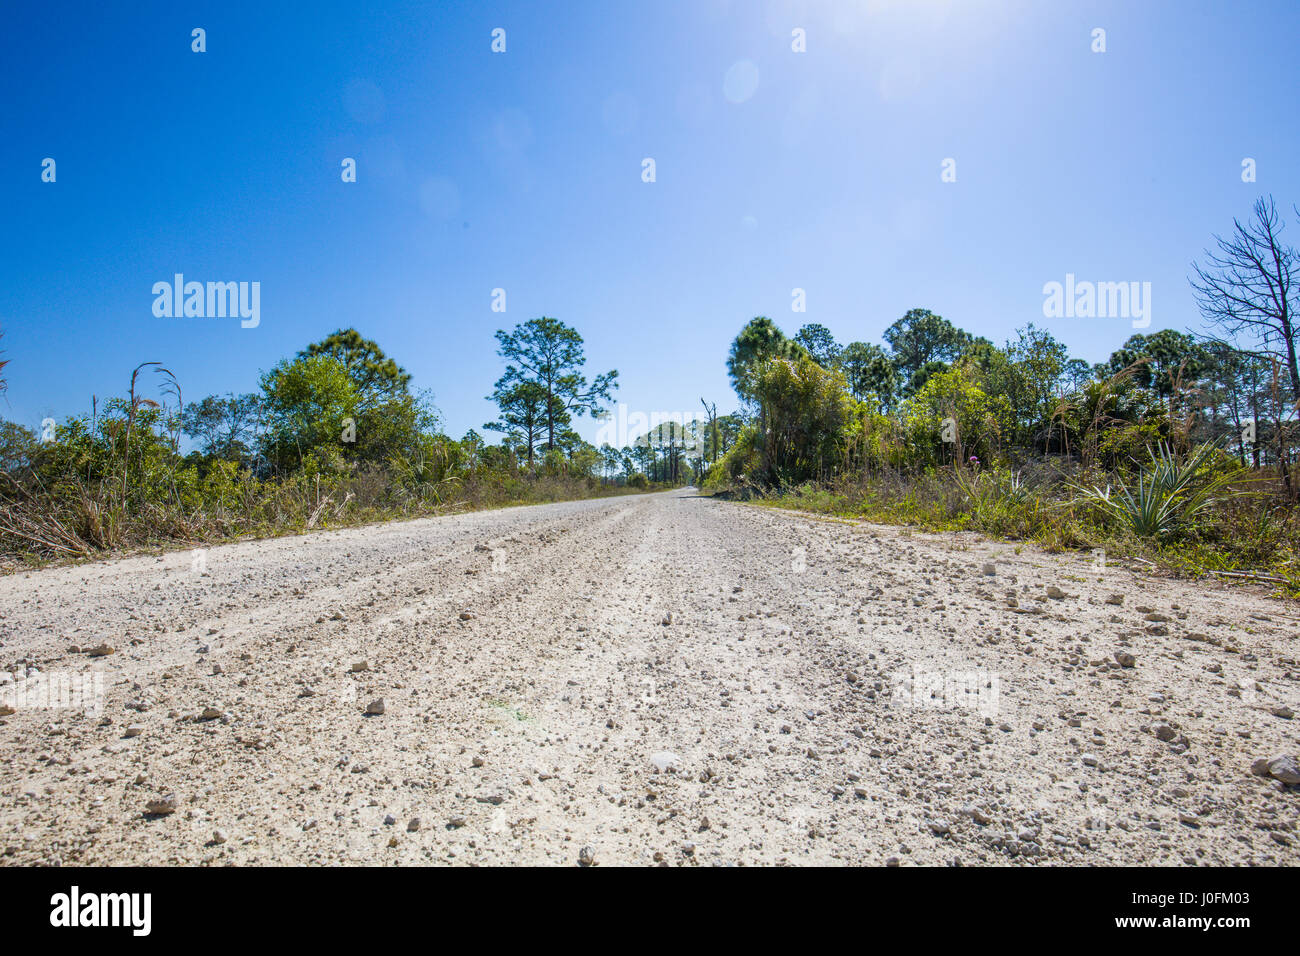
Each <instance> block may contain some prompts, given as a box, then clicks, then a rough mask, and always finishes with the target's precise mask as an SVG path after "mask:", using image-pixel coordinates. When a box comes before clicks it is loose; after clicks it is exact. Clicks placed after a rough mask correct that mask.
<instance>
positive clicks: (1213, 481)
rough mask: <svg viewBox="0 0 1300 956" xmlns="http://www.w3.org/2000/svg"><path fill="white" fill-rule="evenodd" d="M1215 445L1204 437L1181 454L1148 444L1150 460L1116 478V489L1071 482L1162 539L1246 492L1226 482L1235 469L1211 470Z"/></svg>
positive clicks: (1143, 533)
mask: <svg viewBox="0 0 1300 956" xmlns="http://www.w3.org/2000/svg"><path fill="white" fill-rule="evenodd" d="M1219 444H1220V443H1219V442H1206V443H1204V444H1202V445H1198V446H1196V447H1195V448H1193V449H1192V451H1191V452H1190V453H1189V454H1188V455H1187V457H1186V458H1183V459H1179V457H1178V456H1177V455H1175V454H1174V452H1173V449H1172V448H1170V447H1169V445H1167V444H1165V443H1164V442H1161V443H1160V444H1159V445H1158V446H1157V447H1156V448H1150V447H1148V448H1147V454H1148V455H1150V458H1151V461H1150V463H1149V464H1146V465H1143V466H1142V468H1141V469H1140V470H1139V471H1138V473H1137V475H1135V476H1134V477H1133V478H1132V479H1131V480H1129V481H1126V480H1124V479H1123V478H1117V479H1116V486H1117V487H1116V489H1115V490H1114V491H1112V490H1111V487H1110V485H1107V486H1106V489H1105V490H1104V491H1103V490H1102V489H1100V488H1098V487H1097V486H1096V485H1093V486H1091V487H1085V486H1082V485H1074V486H1073V487H1074V488H1075V490H1076V491H1078V492H1079V493H1080V494H1081V495H1082V496H1083V497H1084V498H1085V499H1087V500H1089V501H1091V502H1093V503H1094V504H1096V505H1097V506H1098V507H1099V508H1101V510H1102V511H1103V512H1105V513H1106V514H1107V515H1108V516H1110V517H1111V518H1112V519H1114V520H1115V521H1116V522H1118V523H1119V524H1121V525H1124V526H1126V527H1128V528H1129V529H1130V530H1132V531H1133V533H1134V534H1136V535H1138V536H1139V537H1143V538H1166V537H1169V536H1170V535H1172V534H1174V533H1175V532H1176V531H1178V530H1179V529H1180V528H1181V527H1183V526H1184V525H1185V524H1186V522H1189V521H1192V520H1194V519H1195V518H1196V517H1197V516H1198V515H1200V514H1201V513H1202V512H1204V511H1205V510H1206V509H1207V508H1209V507H1210V506H1211V505H1213V504H1215V503H1216V502H1219V501H1221V500H1223V499H1225V498H1230V497H1234V496H1236V495H1239V494H1243V493H1244V492H1242V491H1240V490H1236V489H1233V488H1231V487H1230V485H1231V484H1232V483H1233V481H1234V480H1235V479H1236V478H1237V472H1236V471H1231V472H1226V473H1219V474H1212V473H1211V472H1210V469H1209V466H1210V463H1211V460H1212V459H1213V457H1214V454H1215V452H1216V451H1218V449H1219Z"/></svg>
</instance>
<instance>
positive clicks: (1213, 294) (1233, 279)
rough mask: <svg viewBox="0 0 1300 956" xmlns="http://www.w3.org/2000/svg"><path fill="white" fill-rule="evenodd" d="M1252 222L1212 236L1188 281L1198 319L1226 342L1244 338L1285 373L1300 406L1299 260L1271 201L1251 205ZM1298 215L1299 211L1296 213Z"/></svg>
mask: <svg viewBox="0 0 1300 956" xmlns="http://www.w3.org/2000/svg"><path fill="white" fill-rule="evenodd" d="M1253 213H1254V214H1253V218H1252V219H1251V220H1250V221H1249V222H1247V223H1242V222H1241V221H1239V220H1236V219H1234V220H1233V231H1232V234H1231V235H1230V236H1229V237H1227V238H1224V237H1221V236H1215V237H1214V239H1215V242H1216V244H1217V245H1218V250H1217V251H1213V252H1212V251H1210V250H1206V253H1205V255H1206V261H1205V263H1204V264H1200V263H1194V264H1193V268H1194V269H1195V270H1196V277H1195V278H1194V279H1191V280H1190V281H1191V284H1192V288H1193V289H1194V290H1195V292H1196V299H1197V303H1198V305H1199V306H1200V309H1201V315H1202V316H1203V317H1204V318H1205V320H1206V322H1207V323H1208V325H1209V326H1210V327H1212V328H1214V329H1216V330H1220V331H1222V332H1224V333H1226V335H1227V336H1229V337H1236V336H1239V335H1245V336H1247V337H1248V338H1249V339H1251V340H1253V341H1252V344H1255V343H1258V346H1259V350H1260V351H1262V352H1264V353H1266V354H1268V355H1272V356H1276V357H1277V358H1279V359H1280V360H1281V361H1282V363H1283V366H1284V367H1285V369H1286V370H1287V373H1288V377H1289V379H1290V382H1289V386H1290V387H1289V391H1290V392H1291V398H1292V400H1293V401H1300V368H1297V365H1296V347H1297V343H1296V335H1297V329H1296V322H1297V319H1298V318H1300V315H1298V314H1297V313H1300V302H1297V297H1298V296H1300V281H1298V280H1300V254H1298V253H1297V252H1296V250H1295V249H1294V248H1293V247H1291V246H1288V245H1286V244H1285V243H1284V242H1283V241H1282V238H1281V234H1282V228H1283V226H1284V225H1285V223H1283V222H1282V220H1281V219H1280V218H1279V217H1278V214H1277V209H1276V207H1275V206H1274V204H1273V199H1272V197H1271V196H1270V197H1268V198H1261V199H1259V200H1257V201H1256V202H1255V206H1254V210H1253ZM1297 214H1300V210H1297Z"/></svg>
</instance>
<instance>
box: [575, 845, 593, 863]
mask: <svg viewBox="0 0 1300 956" xmlns="http://www.w3.org/2000/svg"><path fill="white" fill-rule="evenodd" d="M578 863H579V864H580V865H581V866H595V865H596V851H595V850H594V849H592V848H591V847H589V846H584V847H583V848H582V849H581V850H579V851H578Z"/></svg>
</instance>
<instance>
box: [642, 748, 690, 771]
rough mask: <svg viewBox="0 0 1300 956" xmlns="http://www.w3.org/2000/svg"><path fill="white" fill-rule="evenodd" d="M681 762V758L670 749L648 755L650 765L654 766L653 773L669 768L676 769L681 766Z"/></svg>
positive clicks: (668, 769)
mask: <svg viewBox="0 0 1300 956" xmlns="http://www.w3.org/2000/svg"><path fill="white" fill-rule="evenodd" d="M681 763H682V758H681V757H679V756H677V754H675V753H673V752H672V751H671V750H661V751H659V752H658V753H654V754H651V755H650V766H652V767H654V768H655V773H667V772H668V771H670V770H676V769H677V768H678V767H680V766H681Z"/></svg>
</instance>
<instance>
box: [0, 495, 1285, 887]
mask: <svg viewBox="0 0 1300 956" xmlns="http://www.w3.org/2000/svg"><path fill="white" fill-rule="evenodd" d="M1298 620H1300V613H1298V611H1297V608H1296V606H1295V605H1294V604H1291V603H1286V602H1282V601H1278V600H1274V599H1271V598H1269V597H1267V596H1265V595H1264V594H1263V593H1262V592H1259V591H1257V590H1254V589H1244V588H1230V587H1227V586H1220V585H1218V584H1214V583H1210V584H1207V583H1197V582H1188V581H1175V580H1166V579H1161V578H1157V577H1153V576H1150V575H1148V574H1146V573H1142V572H1134V571H1130V570H1128V569H1126V568H1122V567H1116V566H1108V567H1107V566H1100V565H1098V564H1096V563H1095V562H1094V561H1092V560H1091V559H1090V558H1089V557H1088V556H1087V555H1077V554H1073V555H1050V554H1046V553H1043V552H1041V551H1039V550H1036V549H1035V548H1033V547H1032V546H1024V547H1023V548H1019V549H1017V548H1016V547H1015V546H1014V545H1011V544H1006V543H996V542H989V541H984V540H982V539H979V538H977V537H975V536H972V535H922V534H914V533H908V532H907V531H905V530H903V529H899V528H892V527H881V526H874V525H866V524H850V523H847V522H841V521H829V520H819V519H816V518H812V517H809V516H801V515H793V514H789V513H785V512H776V511H772V510H767V509H762V508H758V507H754V506H750V505H744V504H737V503H730V502H725V501H720V500H713V499H710V498H705V497H700V496H698V495H697V494H696V493H695V492H694V491H693V490H690V489H687V490H684V491H675V492H665V493H658V494H652V495H643V496H633V497H622V498H612V499H600V500H595V501H583V502H573V503H566V504H556V505H544V506H538V507H530V508H516V509H506V510H501V511H491V512H479V513H473V514H464V515H458V516H452V517H445V518H437V519H424V520H417V521H409V522H400V523H391V524H385V525H379V526H374V527H366V528H356V529H349V530H344V531H328V532H321V533H317V534H312V535H309V536H305V537H296V538H281V539H275V540H268V541H252V542H243V543H238V544H231V545H223V546H219V547H213V548H210V549H208V550H207V551H206V552H203V553H202V554H200V555H193V554H191V553H190V552H179V553H170V554H167V555H164V556H162V557H156V556H147V557H133V558H127V559H122V560H116V561H107V562H102V563H96V564H86V565H81V566H74V567H62V568H52V569H48V570H43V571H35V572H30V573H26V572H20V573H17V574H12V575H9V576H7V577H4V578H0V669H3V670H4V671H6V672H7V673H6V674H5V675H4V676H0V682H3V683H0V702H3V705H2V706H0V714H4V715H5V716H0V864H4V865H19V864H126V863H151V864H165V863H184V864H214V865H224V864H230V863H235V864H275V863H311V864H354V863H372V864H373V863H384V864H426V863H449V864H506V863H542V864H555V865H579V864H594V865H606V866H609V865H624V864H636V865H656V864H663V865H669V866H678V865H712V864H732V863H735V864H748V865H752V864H778V863H789V864H875V865H880V864H886V863H888V864H891V865H893V864H897V865H904V866H910V865H918V864H920V865H950V864H956V863H959V864H961V865H979V864H993V865H1008V864H1010V865H1053V864H1065V865H1105V864H1121V863H1123V864H1168V863H1171V864H1181V863H1187V864H1225V863H1238V864H1245V863H1255V864H1266V865H1277V864H1295V863H1296V862H1298V861H1300V832H1297V817H1298V816H1300V788H1297V787H1296V786H1295V785H1294V784H1295V783H1296V782H1297V781H1300V772H1298V771H1297V768H1296V762H1295V755H1296V754H1297V752H1300V747H1298V746H1297V728H1298V726H1300V725H1298V724H1297V722H1296V721H1295V720H1293V719H1292V714H1293V710H1295V709H1300V665H1298V664H1297V661H1296V657H1297V654H1298V653H1300V651H1298V650H1297V634H1298V633H1300V627H1298V625H1297V622H1298ZM101 689H102V693H99V694H98V695H97V694H96V691H99V690H101ZM367 710H370V711H372V712H371V713H367ZM373 711H382V712H373ZM1274 758H1277V759H1274ZM1252 767H1253V768H1254V769H1253V770H1252Z"/></svg>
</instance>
